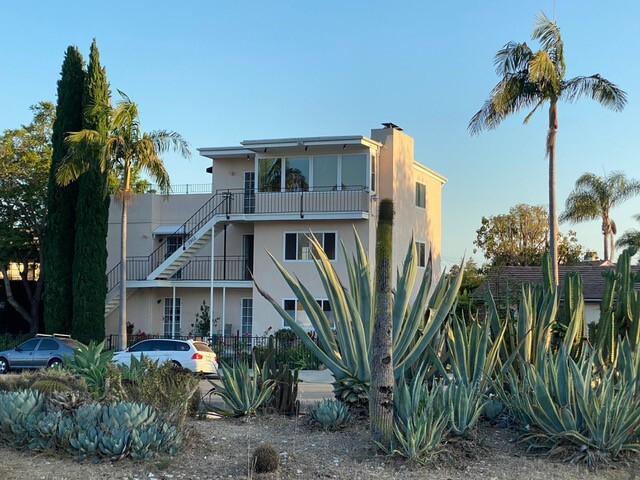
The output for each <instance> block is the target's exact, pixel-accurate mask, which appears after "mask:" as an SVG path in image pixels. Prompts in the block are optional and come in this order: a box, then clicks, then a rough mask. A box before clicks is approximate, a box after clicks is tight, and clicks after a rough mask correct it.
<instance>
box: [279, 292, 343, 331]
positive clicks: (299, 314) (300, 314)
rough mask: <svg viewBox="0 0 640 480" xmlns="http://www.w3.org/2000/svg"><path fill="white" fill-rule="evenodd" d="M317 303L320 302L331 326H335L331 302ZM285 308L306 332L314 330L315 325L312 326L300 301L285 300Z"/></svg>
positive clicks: (322, 301)
mask: <svg viewBox="0 0 640 480" xmlns="http://www.w3.org/2000/svg"><path fill="white" fill-rule="evenodd" d="M316 302H318V305H319V306H320V307H322V311H323V312H324V314H325V315H326V317H327V320H329V324H330V325H335V319H334V316H333V312H332V311H331V305H330V304H329V300H323V299H316ZM283 308H284V310H285V311H286V312H287V313H288V314H289V315H291V317H292V318H293V319H294V320H295V321H296V323H297V324H299V325H300V326H301V327H302V328H304V329H305V330H313V325H311V321H310V320H309V316H308V315H307V312H305V311H304V308H303V307H302V304H301V303H300V302H298V300H289V299H287V300H284V301H283Z"/></svg>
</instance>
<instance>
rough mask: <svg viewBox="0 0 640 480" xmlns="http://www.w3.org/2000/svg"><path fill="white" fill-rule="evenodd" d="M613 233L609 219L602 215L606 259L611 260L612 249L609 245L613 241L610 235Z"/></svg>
mask: <svg viewBox="0 0 640 480" xmlns="http://www.w3.org/2000/svg"><path fill="white" fill-rule="evenodd" d="M610 235H611V225H610V224H609V219H608V218H607V217H606V216H603V217H602V237H603V239H604V260H611V251H610V250H609V245H611V241H610V239H609V236H610Z"/></svg>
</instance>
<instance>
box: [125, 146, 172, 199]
mask: <svg viewBox="0 0 640 480" xmlns="http://www.w3.org/2000/svg"><path fill="white" fill-rule="evenodd" d="M133 155H134V157H135V160H136V161H135V162H134V163H135V164H136V165H137V166H138V167H140V170H141V171H142V172H144V173H145V174H146V175H147V176H148V177H149V178H150V179H151V180H152V181H153V182H154V183H155V184H157V185H158V187H159V189H160V191H161V192H162V193H163V194H165V195H166V194H168V193H169V191H170V189H171V185H170V182H169V173H168V172H167V169H166V168H165V166H164V163H163V162H162V159H161V158H160V157H159V156H158V151H157V150H156V146H155V143H154V142H153V139H152V138H151V137H150V136H148V135H143V137H142V138H141V139H140V141H138V142H137V143H135V144H134V145H133Z"/></svg>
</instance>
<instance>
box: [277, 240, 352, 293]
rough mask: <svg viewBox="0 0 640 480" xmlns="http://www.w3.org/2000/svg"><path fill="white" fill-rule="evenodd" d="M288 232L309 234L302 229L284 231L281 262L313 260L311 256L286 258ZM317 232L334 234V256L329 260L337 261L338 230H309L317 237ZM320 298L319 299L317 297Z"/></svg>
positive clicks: (307, 261)
mask: <svg viewBox="0 0 640 480" xmlns="http://www.w3.org/2000/svg"><path fill="white" fill-rule="evenodd" d="M289 233H295V234H296V235H298V234H300V233H302V234H304V235H309V231H308V230H307V231H304V230H290V231H285V232H283V234H282V261H283V262H291V263H310V262H313V258H310V259H308V260H298V259H295V260H290V259H287V258H286V256H287V234H289ZM319 233H322V234H325V233H333V234H335V236H336V244H335V247H334V248H335V252H336V258H334V259H329V261H330V262H337V261H338V246H339V245H340V242H339V241H338V240H339V239H338V231H337V230H320V231H316V232H314V231H311V234H313V235H314V236H316V237H317V235H318V234H319ZM297 251H298V249H297V248H296V252H297ZM319 300H320V299H319Z"/></svg>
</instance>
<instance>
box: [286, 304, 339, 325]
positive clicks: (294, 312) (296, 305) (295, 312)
mask: <svg viewBox="0 0 640 480" xmlns="http://www.w3.org/2000/svg"><path fill="white" fill-rule="evenodd" d="M314 300H315V301H316V302H318V304H319V305H320V307H321V308H322V311H323V312H331V313H333V309H332V308H331V303H329V299H328V298H325V297H321V298H316V297H314ZM285 302H294V303H293V305H294V308H293V320H294V321H295V322H296V323H297V324H298V325H300V327H302V328H303V329H304V330H306V331H307V332H311V331H314V328H313V325H311V324H309V326H307V325H302V324H300V323H299V322H298V311H301V312H304V308H302V309H300V310H298V305H300V302H299V301H298V299H297V298H291V297H287V298H283V299H282V302H281V305H282V309H283V310H284V311H285V312H288V311H289V310H287V309H286V308H285ZM325 302H326V305H327V306H328V308H329V310H325ZM325 315H326V313H325ZM307 321H308V322H309V323H310V321H309V320H308V319H307ZM333 325H334V327H335V317H334V318H333ZM282 328H291V327H289V326H288V325H287V324H286V323H285V321H284V320H282Z"/></svg>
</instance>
